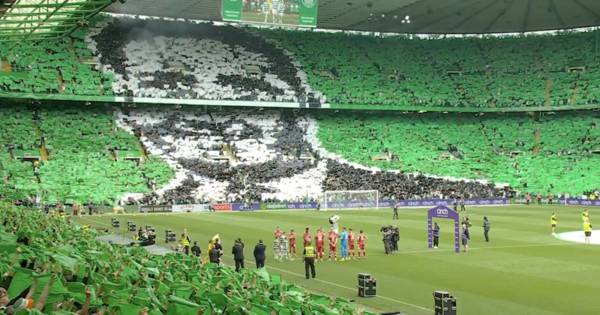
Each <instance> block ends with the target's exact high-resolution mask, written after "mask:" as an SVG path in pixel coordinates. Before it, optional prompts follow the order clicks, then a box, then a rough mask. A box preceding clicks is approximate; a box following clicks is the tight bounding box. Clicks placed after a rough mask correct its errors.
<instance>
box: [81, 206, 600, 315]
mask: <svg viewBox="0 0 600 315" xmlns="http://www.w3.org/2000/svg"><path fill="white" fill-rule="evenodd" d="M552 211H556V212H557V214H558V219H559V230H558V232H564V231H576V230H577V231H580V230H581V228H582V226H581V217H580V213H581V211H582V208H581V207H569V206H548V205H544V206H537V205H535V206H534V205H532V206H524V205H515V206H501V207H477V208H476V207H471V208H469V209H468V213H469V217H470V218H471V221H472V223H473V227H472V228H471V243H470V247H471V251H470V252H468V253H462V252H461V253H460V254H458V255H457V254H455V253H454V252H453V247H454V244H453V235H452V233H453V232H452V224H451V222H449V221H448V222H445V221H443V220H441V221H438V222H440V223H441V229H442V233H441V240H440V245H441V248H439V249H428V248H427V234H426V226H427V218H426V210H425V209H422V208H421V209H400V220H398V221H392V220H391V216H392V212H391V209H380V210H362V211H335V212H334V211H329V212H315V211H263V212H245V213H240V212H234V213H200V214H154V215H151V214H148V215H144V214H141V215H140V214H138V215H124V216H119V218H120V220H121V229H120V230H119V233H126V232H125V229H124V227H123V226H124V225H126V221H127V220H133V221H134V222H135V223H136V224H138V226H139V225H145V224H151V225H154V226H155V227H156V228H157V230H158V231H157V233H158V237H159V244H164V240H163V239H162V238H163V237H164V229H166V228H170V229H174V230H175V231H176V232H177V233H178V236H179V235H180V233H181V232H182V230H183V229H184V228H187V230H188V232H189V233H190V235H191V237H192V239H193V240H196V241H198V242H199V244H201V247H202V249H203V251H206V245H207V242H208V240H209V239H210V237H212V236H213V235H214V234H216V233H220V234H221V237H222V239H223V242H224V249H225V259H224V261H225V263H227V264H231V263H232V260H231V255H230V254H229V253H230V250H231V246H232V241H233V240H234V239H235V238H237V237H241V238H242V239H243V240H244V242H245V244H246V258H247V259H248V260H253V257H252V248H253V247H254V244H256V242H257V241H258V239H263V240H264V241H265V242H266V243H267V245H268V246H267V248H268V250H269V252H268V254H269V258H268V259H267V263H266V266H267V269H268V270H269V271H270V272H271V273H276V274H281V275H282V277H283V278H284V279H285V280H286V281H289V282H294V283H297V284H299V285H302V286H304V287H306V288H308V289H311V290H315V291H319V292H323V293H326V294H330V295H334V296H344V297H347V298H352V299H356V301H357V303H359V304H361V305H364V306H365V307H367V308H370V309H373V310H376V311H393V310H399V311H403V312H405V313H406V314H409V315H421V314H427V315H430V314H433V311H432V309H433V298H432V293H433V291H434V290H446V291H449V292H451V293H452V294H453V295H454V296H455V297H456V298H457V304H458V313H459V314H461V315H481V314H488V315H494V314H498V315H499V314H511V315H518V314H527V315H551V314H578V315H583V314H590V315H592V314H600V300H598V293H599V292H600V246H595V245H581V244H575V243H569V242H565V241H561V240H557V239H555V238H554V237H553V236H552V235H551V233H550V219H549V218H550V214H551V212H552ZM333 213H336V214H339V215H340V216H341V220H340V222H339V223H340V228H341V227H342V226H347V227H352V228H353V229H354V230H355V231H358V230H359V229H364V230H365V231H366V233H367V236H368V240H367V251H368V253H367V255H368V257H367V258H366V259H360V260H355V261H344V262H321V263H318V265H317V279H315V280H305V279H304V274H303V273H304V267H303V263H302V262H301V259H300V258H298V257H297V258H296V260H294V261H291V262H282V263H280V262H276V261H274V259H272V251H271V247H272V246H271V244H272V243H271V242H272V238H273V236H272V235H273V230H274V229H275V227H276V226H281V228H282V229H284V230H286V231H289V230H290V229H292V228H293V229H295V230H296V232H297V233H298V234H299V236H300V235H301V234H302V232H303V230H304V228H305V227H310V228H311V231H312V232H314V231H315V230H316V228H318V227H323V228H328V223H327V218H328V217H329V216H331V215H332V214H333ZM484 215H486V216H488V217H489V218H490V220H491V224H492V229H491V242H490V243H485V242H484V240H483V231H482V228H481V220H482V217H483V216H484ZM596 215H600V209H593V208H590V217H591V218H592V221H593V219H594V218H595V216H596ZM110 218H111V215H103V216H96V217H83V218H81V219H78V221H79V222H80V223H87V224H91V225H92V226H93V227H106V226H108V225H109V223H110ZM389 224H397V225H398V226H399V228H400V235H401V236H400V237H401V239H400V251H399V253H397V254H395V255H392V256H385V255H384V253H383V245H382V242H381V237H380V234H379V228H380V227H381V226H382V225H389ZM298 241H299V242H300V244H299V248H300V249H301V247H302V245H301V239H300V238H299V240H298ZM338 251H339V249H338ZM203 254H204V253H203ZM246 267H247V268H248V267H250V268H252V267H253V264H251V263H248V264H247V266H246ZM360 272H367V273H371V274H372V275H373V276H374V277H376V278H377V285H378V287H377V293H378V296H377V297H375V298H366V299H364V298H357V297H356V294H357V290H356V286H357V274H358V273H360Z"/></svg>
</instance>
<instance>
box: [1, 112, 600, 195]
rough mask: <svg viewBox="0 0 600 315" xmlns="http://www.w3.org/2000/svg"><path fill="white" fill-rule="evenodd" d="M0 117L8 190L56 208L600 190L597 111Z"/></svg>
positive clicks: (39, 114)
mask: <svg viewBox="0 0 600 315" xmlns="http://www.w3.org/2000/svg"><path fill="white" fill-rule="evenodd" d="M2 113H4V114H5V115H8V116H10V117H11V118H10V119H6V121H7V122H8V123H7V124H5V125H3V127H2V128H5V129H4V130H7V132H4V133H3V138H2V146H3V149H2V151H1V152H2V155H1V158H2V160H1V161H2V172H3V178H4V182H5V183H7V185H5V187H4V188H3V195H9V196H13V197H15V196H16V195H14V194H16V189H15V187H21V189H19V193H18V196H19V198H23V197H24V196H31V197H32V198H33V197H34V196H35V195H36V193H37V192H40V194H41V195H40V197H39V198H42V199H43V200H44V201H47V202H51V203H55V202H69V203H70V202H73V201H77V202H79V203H86V202H90V201H91V202H94V203H98V204H112V203H113V202H114V200H116V199H119V198H120V197H122V196H125V195H127V194H129V193H137V194H138V195H137V197H136V198H135V199H136V200H139V201H140V202H145V203H153V204H156V203H169V204H182V203H196V202H218V201H237V202H245V201H269V200H279V201H302V200H307V199H309V200H317V199H318V198H319V196H320V194H321V193H322V192H323V191H327V190H378V191H379V192H380V196H381V197H382V198H396V199H412V198H417V199H418V198H437V197H450V196H452V195H455V194H458V195H464V196H471V197H473V198H485V197H493V196H503V195H505V194H506V193H507V192H508V191H509V190H504V189H503V188H502V187H505V186H508V187H510V188H512V189H516V190H519V191H521V192H527V191H529V192H533V193H537V192H543V193H544V194H546V193H547V192H551V193H554V194H570V195H571V196H579V195H582V194H587V193H588V192H590V191H594V190H596V189H598V187H600V183H599V182H598V178H600V176H599V175H600V174H599V173H598V169H597V167H595V165H598V163H599V159H600V156H599V152H600V143H599V142H598V139H600V134H599V132H600V131H599V130H600V129H599V128H598V124H599V116H598V112H594V111H589V112H584V113H563V114H535V115H523V114H486V115H479V114H478V115H475V114H404V115H401V114H399V115H394V116H390V115H378V114H369V113H360V114H359V113H346V114H344V113H329V114H328V113H320V114H318V115H306V114H297V113H293V112H291V111H262V112H255V111H248V110H229V111H218V110H217V111H208V112H204V111H200V110H198V109H196V108H184V109H173V108H169V109H166V108H161V107H149V108H144V109H133V108H119V109H116V111H115V112H113V109H112V108H111V107H101V106H100V107H84V108H82V107H69V106H59V107H56V108H51V107H40V108H35V109H26V108H18V107H5V108H3V110H2ZM8 130H11V131H13V130H15V131H17V132H8ZM465 133H467V134H469V137H465V136H464V135H465ZM138 137H139V139H138ZM146 151H147V153H146ZM11 154H12V155H11ZM26 156H30V158H31V159H29V160H27V159H26V160H25V161H22V160H24V159H23V157H26ZM37 160H39V163H38V164H35V163H33V164H32V162H35V161H37ZM138 161H139V162H138ZM36 174H37V175H38V176H37V177H36ZM366 178H369V180H366ZM38 180H39V182H38ZM474 180H479V181H474ZM22 188H26V189H22ZM11 192H12V193H11ZM142 193H143V194H146V196H145V197H144V199H141V200H140V199H139V198H141V196H142V195H141V194H142Z"/></svg>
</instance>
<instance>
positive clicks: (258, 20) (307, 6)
mask: <svg viewBox="0 0 600 315" xmlns="http://www.w3.org/2000/svg"><path fill="white" fill-rule="evenodd" d="M317 1H318V0H223V2H222V3H223V9H222V12H221V13H222V15H223V21H230V22H243V23H252V24H270V25H285V26H299V27H317V8H318V7H319V6H318V2H317Z"/></svg>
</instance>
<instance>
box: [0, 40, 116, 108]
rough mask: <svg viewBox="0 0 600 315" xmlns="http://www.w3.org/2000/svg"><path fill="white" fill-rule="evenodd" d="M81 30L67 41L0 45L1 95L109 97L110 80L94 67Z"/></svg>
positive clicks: (110, 92)
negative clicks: (0, 62) (0, 65)
mask: <svg viewBox="0 0 600 315" xmlns="http://www.w3.org/2000/svg"><path fill="white" fill-rule="evenodd" d="M85 36H86V30H84V29H80V30H77V31H75V32H74V33H72V35H71V37H69V38H62V39H55V40H48V41H36V42H31V41H22V42H17V43H16V44H15V46H14V47H13V45H12V44H10V45H9V44H3V45H0V60H1V61H2V67H0V92H3V93H26V94H61V95H65V96H69V95H91V96H98V95H112V88H111V80H112V79H111V77H110V75H109V74H103V73H101V72H99V71H97V70H96V69H95V68H94V67H95V65H94V62H93V58H92V53H91V51H90V50H89V49H88V48H87V46H86V44H85V42H84V38H85Z"/></svg>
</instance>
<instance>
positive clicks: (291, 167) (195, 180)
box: [118, 108, 503, 204]
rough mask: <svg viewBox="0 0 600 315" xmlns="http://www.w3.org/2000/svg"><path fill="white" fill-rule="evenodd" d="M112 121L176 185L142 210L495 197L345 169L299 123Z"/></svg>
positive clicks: (307, 121)
mask: <svg viewBox="0 0 600 315" xmlns="http://www.w3.org/2000/svg"><path fill="white" fill-rule="evenodd" d="M118 119H119V125H121V126H123V128H125V129H128V130H130V131H131V132H134V133H138V132H139V133H140V134H141V135H142V137H141V140H142V142H143V143H144V145H145V146H146V147H147V148H148V151H149V152H150V153H152V154H154V155H156V156H160V157H162V158H163V159H165V160H166V161H167V163H169V164H170V165H171V166H172V167H174V169H175V170H176V176H175V177H176V179H175V180H173V181H172V182H171V183H169V184H168V185H167V186H165V187H163V188H160V189H158V190H157V191H156V194H154V195H152V196H148V197H147V198H146V200H145V202H158V203H161V202H166V203H175V204H181V203H197V202H208V201H212V202H216V201H238V202H244V201H268V200H279V201H303V200H307V199H309V200H317V199H318V198H319V197H320V195H321V194H322V192H323V191H325V190H358V189H369V190H372V189H376V190H379V191H380V193H381V197H382V198H396V199H407V198H428V197H436V198H438V197H450V196H452V195H454V194H460V195H464V196H472V197H480V198H485V197H493V196H501V195H502V194H503V190H502V189H499V188H495V187H494V185H491V184H489V183H480V182H474V181H462V180H453V179H451V180H448V179H441V178H438V179H436V178H433V177H431V176H423V175H411V174H403V173H399V172H386V171H382V170H380V169H373V168H367V167H364V166H362V165H358V164H352V163H348V162H347V161H345V160H343V159H339V158H338V156H336V155H334V154H331V153H330V152H328V151H327V150H324V149H323V148H322V147H321V145H320V143H319V141H318V139H317V138H316V137H317V133H316V130H317V124H316V121H315V120H314V119H313V118H311V117H310V116H307V115H296V114H293V113H290V112H279V111H264V112H262V113H255V112H249V111H227V112H224V113H223V112H219V111H216V112H209V113H203V112H200V111H198V110H196V109H193V108H191V109H189V108H188V109H177V110H173V109H164V108H159V109H156V108H155V109H147V108H146V109H135V110H128V111H127V112H125V111H122V112H121V113H119V114H118ZM325 125H326V124H325ZM348 140H350V138H349V139H348ZM345 145H347V148H348V149H349V150H350V149H352V148H354V145H352V144H350V143H347V142H345ZM366 178H369V179H370V180H367V179H366Z"/></svg>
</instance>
